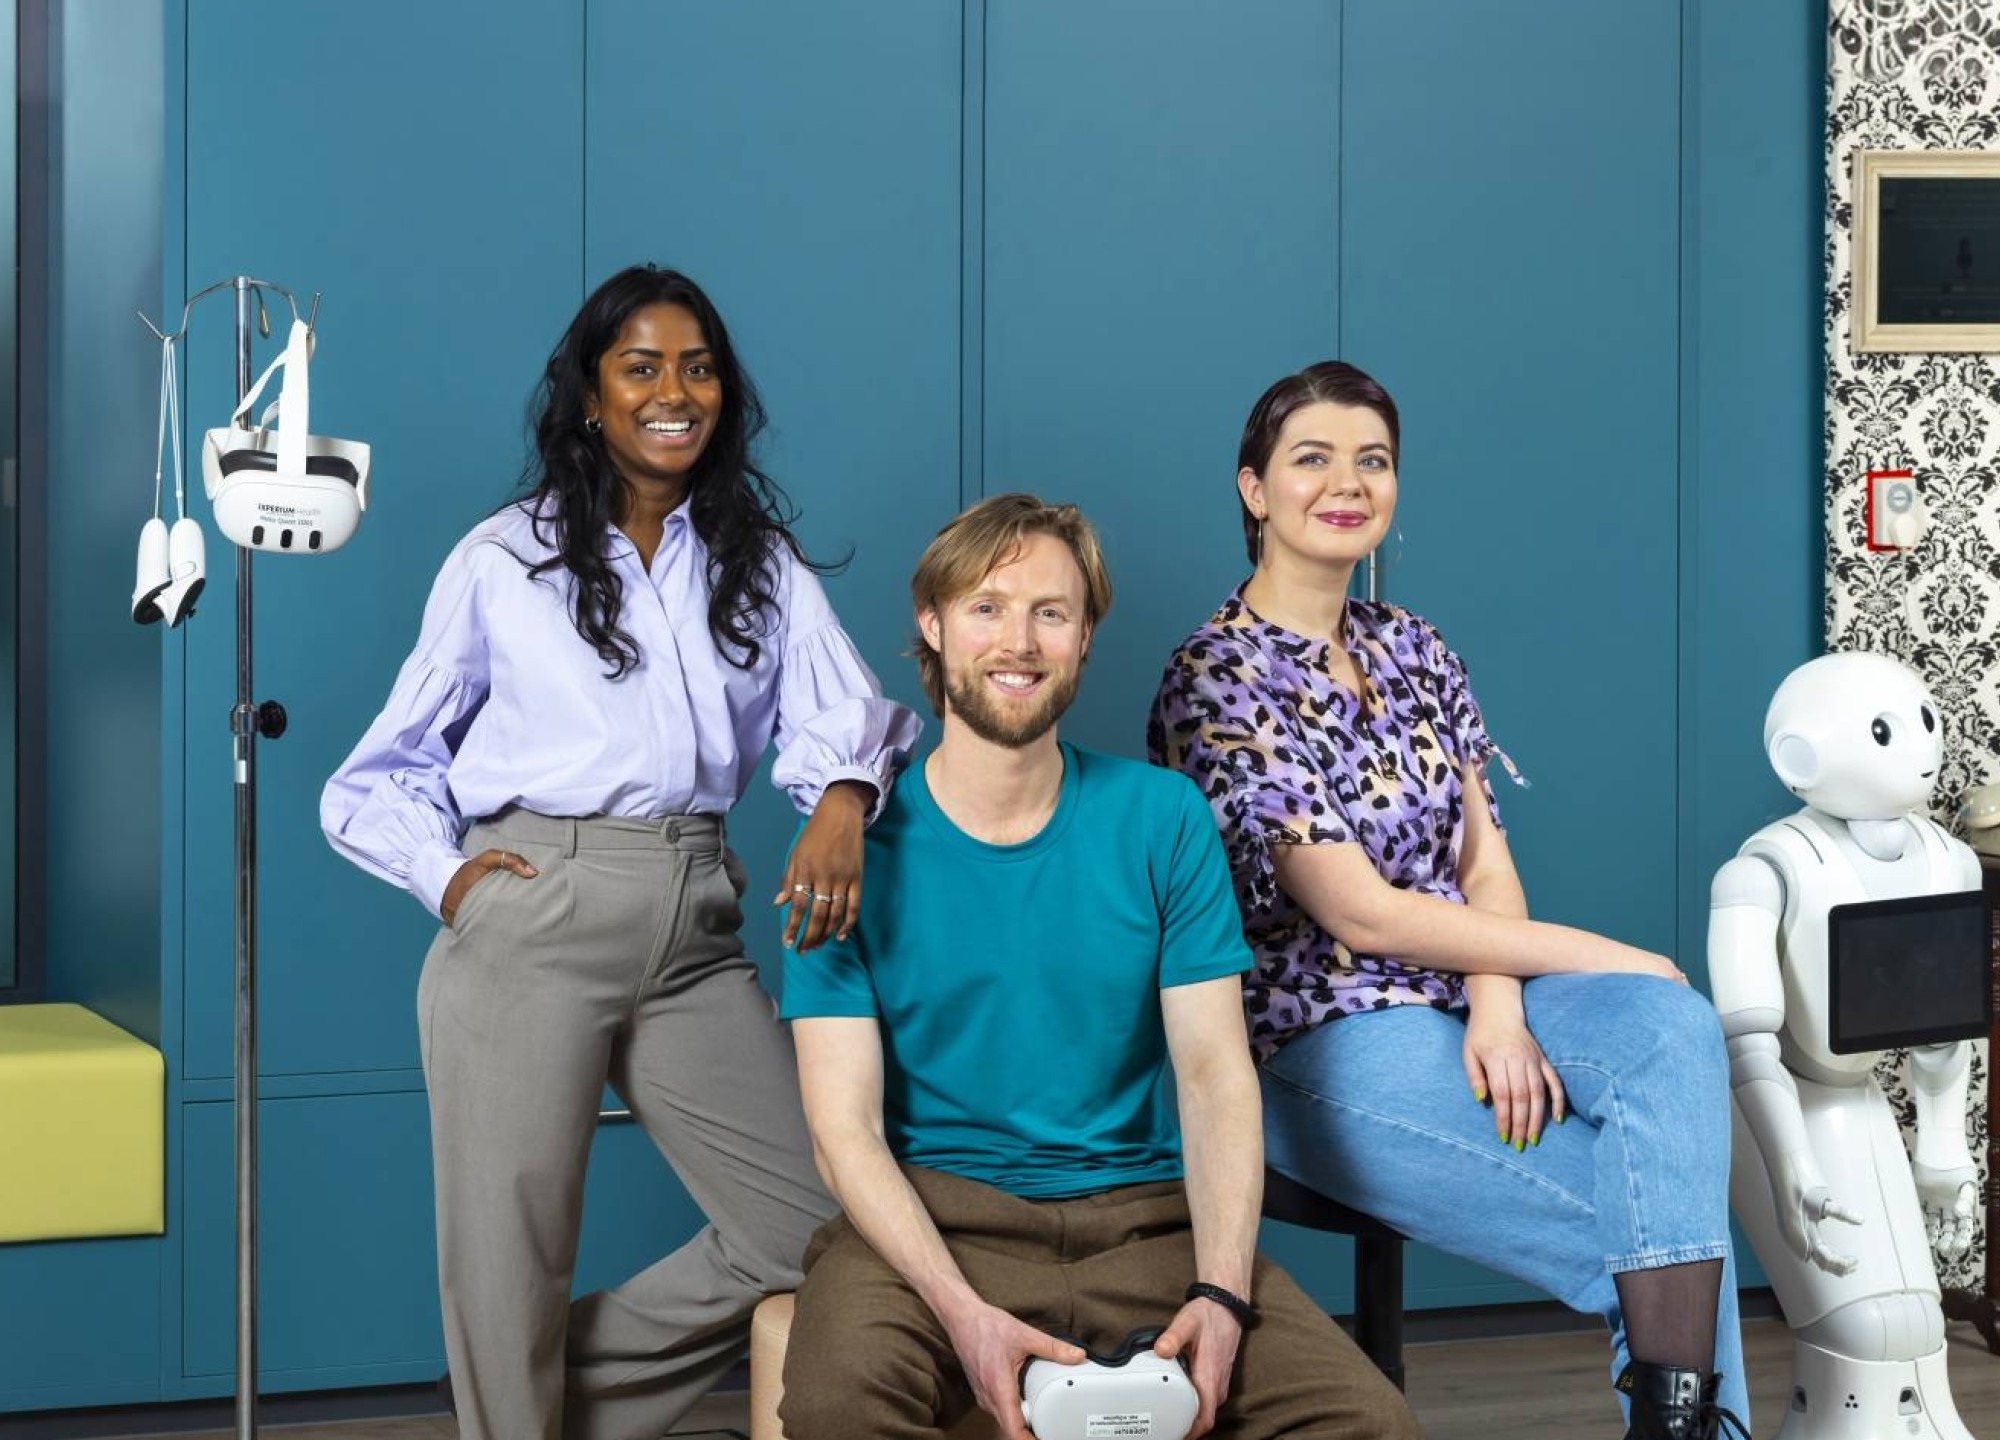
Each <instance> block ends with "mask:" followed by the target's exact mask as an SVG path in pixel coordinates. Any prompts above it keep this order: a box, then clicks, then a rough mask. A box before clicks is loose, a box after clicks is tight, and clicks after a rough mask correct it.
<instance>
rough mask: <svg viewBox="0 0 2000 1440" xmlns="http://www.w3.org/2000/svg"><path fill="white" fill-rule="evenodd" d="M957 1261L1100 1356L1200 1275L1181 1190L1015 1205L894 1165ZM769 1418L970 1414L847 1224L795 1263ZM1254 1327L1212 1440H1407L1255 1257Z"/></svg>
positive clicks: (1362, 1378)
mask: <svg viewBox="0 0 2000 1440" xmlns="http://www.w3.org/2000/svg"><path fill="white" fill-rule="evenodd" d="M903 1173H904V1175H905V1176H906V1177H907V1178H908V1179H909V1181H910V1184H911V1185H912V1186H913V1187H915V1189H916V1192H917V1196H918V1198H919V1199H921V1200H922V1201H923V1204H924V1208H925V1209H926V1210H927V1211H929V1212H930V1216H931V1219H932V1220H933V1221H934V1222H935V1223H936V1225H937V1227H938V1230H939V1232H940V1233H941V1234H942V1235H943V1236H944V1241H945V1245H946V1246H947V1247H948V1248H949V1249H950V1251H951V1255H952V1258H953V1259H954V1260H955V1261H957V1262H958V1266H959V1269H960V1270H962V1271H963V1272H964V1273H965V1278H966V1280H967V1282H968V1283H970V1284H971V1286H972V1288H973V1289H974V1290H975V1291H977V1292H978V1293H979V1295H980V1296H981V1297H982V1298H983V1299H985V1300H986V1301H987V1302H989V1303H990V1304H993V1305H996V1306H998V1307H999V1308H1001V1309H1003V1310H1005V1311H1007V1312H1009V1313H1010V1314H1013V1315H1017V1316H1019V1317H1020V1318H1021V1319H1023V1320H1025V1321H1027V1322H1028V1323H1029V1324H1031V1325H1037V1326H1041V1327H1044V1328H1047V1329H1050V1330H1056V1331H1061V1332H1063V1333H1066V1334H1069V1335H1072V1336H1074V1337H1076V1338H1077V1339H1079V1340H1081V1341H1083V1342H1084V1343H1085V1344H1087V1345H1089V1346H1091V1347H1093V1348H1095V1349H1098V1350H1106V1349H1109V1348H1111V1347H1112V1346H1113V1345H1114V1344H1116V1342H1117V1341H1119V1340H1121V1339H1123V1338H1124V1336H1125V1335H1126V1333H1127V1332H1128V1331H1131V1330H1134V1329H1137V1328H1138V1327H1140V1326H1142V1325H1151V1326H1162V1327H1164V1326H1165V1325H1167V1324H1168V1323H1169V1322H1170V1321H1171V1320H1172V1319H1173V1317H1174V1314H1175V1313H1176V1312H1177V1311H1178V1310H1179V1309H1180V1308H1181V1304H1182V1299H1181V1297H1182V1293H1183V1292H1184V1291H1185V1290H1186V1289H1187V1286H1188V1283H1189V1282H1190V1281H1192V1280H1193V1279H1194V1278H1195V1260H1194V1232H1193V1230H1192V1228H1191V1227H1190V1225H1189V1221H1188V1207H1187V1194H1186V1191H1185V1190H1184V1189H1183V1187H1182V1186H1181V1184H1180V1182H1178V1181H1171V1182H1167V1183H1162V1184H1152V1185H1128V1186H1124V1187H1122V1188H1120V1189H1116V1190H1107V1191H1105V1192H1104V1193H1102V1194H1099V1195H1089V1196H1084V1197H1082V1198H1079V1199H1072V1200H1023V1199H1021V1198H1019V1197H1018V1196H1014V1195H1009V1194H1007V1193H1006V1192H1005V1191H1002V1190H996V1189H994V1188H993V1187H992V1186H990V1185H982V1184H980V1183H978V1182H977V1181H973V1180H967V1179H963V1178H961V1177H959V1176H956V1175H946V1174H942V1173H940V1172H938V1171H935V1170H924V1169H919V1168H917V1167H916V1166H908V1165H906V1166H904V1167H903ZM805 1267H806V1278H805V1281H804V1283H803V1284H801V1285H800V1286H799V1292H798V1309H797V1315H796V1318H795V1319H794V1320H793V1322H792V1333H791V1343H790V1348H789V1349H788V1351H787V1353H786V1359H785V1398H784V1402H783V1405H782V1407H781V1408H780V1411H779V1413H780V1415H781V1417H782V1418H783V1420H784V1423H785V1433H786V1434H788V1435H790V1436H791V1437H792V1440H846V1437H854V1440H927V1437H935V1436H939V1435H942V1434H943V1433H944V1431H945V1430H946V1429H948V1428H949V1427H950V1426H951V1425H953V1424H955V1423H956V1422H957V1421H958V1419H959V1418H960V1417H962V1416H963V1415H964V1414H965V1412H966V1410H967V1409H968V1408H969V1407H970V1406H971V1405H972V1403H973V1401H972V1392H971V1389H970V1387H969V1386H968V1385H967V1384H966V1381H965V1376H964V1373H963V1371H962V1370H961V1369H960V1368H959V1364H958V1358H957V1356H956V1355H955V1354H954V1353H953V1351H952V1348H951V1342H950V1340H948V1339H947V1338H946V1336H945V1332H944V1327H943V1326H942V1325H940V1324H939V1323H938V1320H937V1317H936V1316H934V1315H932V1314H931V1312H930V1308H929V1307H928V1306H927V1305H925V1304H924V1302H923V1301H922V1300H921V1299H920V1298H918V1296H917V1293H916V1292H915V1291H914V1290H912V1289H910V1287H909V1286H908V1285H907V1284H905V1283H904V1281H903V1279H902V1277H901V1276H900V1275H898V1274H897V1273H896V1272H895V1271H894V1270H893V1269H891V1268H890V1266H889V1265H888V1263H887V1262H886V1261H884V1260H883V1259H882V1258H881V1256H879V1255H877V1254H876V1253H875V1250H874V1248H873V1247H872V1246H870V1245H869V1244H868V1242H867V1241H866V1240H864V1239H862V1238H861V1234H860V1232H859V1231H857V1230H855V1229H854V1227H853V1226H852V1225H850V1224H848V1222H847V1220H846V1218H845V1217H844V1216H843V1217H839V1218H836V1219H834V1220H831V1221H829V1222H828V1223H827V1224H826V1225H825V1226H824V1227H822V1228H821V1230H820V1232H819V1233H818V1234H817V1235H815V1236H814V1237H813V1240H812V1244H811V1246H810V1247H808V1249H807V1251H806V1259H805ZM1254 1296H1255V1299H1256V1302H1257V1307H1258V1309H1260V1310H1261V1311H1262V1312H1263V1321H1262V1323H1261V1324H1259V1325H1258V1326H1257V1327H1256V1328H1255V1329H1254V1330H1250V1331H1248V1332H1246V1333H1245V1334H1244V1336H1243V1343H1242V1347H1241V1349H1240V1350H1239V1351H1238V1352H1237V1357H1236V1371H1235V1374H1234V1376H1233V1377H1232V1378H1231V1382H1230V1391H1229V1397H1228V1400H1227V1401H1226V1402H1225V1403H1224V1405H1223V1406H1222V1410H1221V1414H1220V1415H1219V1416H1218V1417H1217V1421H1216V1428H1215V1431H1214V1433H1215V1434H1216V1435H1218V1436H1228V1437H1240V1440H1262V1437H1265V1436H1280V1435H1286V1436H1310V1437H1315V1440H1319V1437H1324V1440H1335V1437H1339V1440H1359V1437H1370V1440H1414V1437H1416V1436H1418V1435H1419V1434H1420V1433H1421V1432H1420V1431H1419V1430H1418V1429H1417V1423H1416V1419H1415V1417H1413V1416H1412V1415H1411V1414H1410V1411H1409V1408H1408V1406H1406V1405H1405V1404H1404V1403H1403V1397H1402V1396H1401V1395H1400V1394H1398V1393H1397V1391H1396V1388H1395V1386H1393V1385H1391V1384H1390V1383H1389V1382H1388V1380H1386V1379H1385V1378H1384V1377H1383V1375H1382V1373H1381V1372H1380V1371H1379V1370H1377V1369H1376V1368H1375V1367H1374V1366H1373V1365H1372V1364H1370V1363H1369V1361H1368V1359H1367V1358H1366V1357H1365V1356H1364V1355H1362V1353H1361V1352H1360V1351H1359V1350H1357V1349H1355V1347H1354V1343H1353V1342H1352V1341H1351V1340H1349V1339H1348V1338H1347V1336H1346V1335H1345V1334H1344V1333H1343V1332H1342V1331H1341V1329H1340V1327H1339V1326H1338V1325H1335V1324H1334V1323H1333V1321H1332V1320H1330V1319H1328V1318H1327V1316H1326V1315H1325V1314H1324V1313H1323V1312H1321V1310H1320V1309H1319V1307H1318V1306H1316V1305H1314V1304H1313V1302H1312V1301H1311V1299H1309V1298H1308V1297H1307V1295H1306V1294H1305V1292H1304V1291H1302V1290H1300V1289H1299V1287H1298V1286H1297V1285H1296V1284H1295V1283H1294V1282H1293V1281H1292V1279H1291V1277H1290V1276H1288V1275H1286V1274H1285V1273H1284V1272H1283V1271H1282V1270H1280V1269H1279V1268H1278V1267H1277V1266H1275V1265H1273V1264H1272V1263H1271V1262H1270V1261H1268V1260H1266V1259H1264V1258H1263V1257H1261V1256H1260V1257H1258V1260H1257V1269H1256V1276H1255V1289H1254Z"/></svg>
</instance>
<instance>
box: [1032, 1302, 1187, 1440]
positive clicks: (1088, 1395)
mask: <svg viewBox="0 0 2000 1440" xmlns="http://www.w3.org/2000/svg"><path fill="white" fill-rule="evenodd" d="M1161 1333H1162V1332H1161V1331H1160V1330H1159V1329H1158V1328H1157V1327H1149V1328H1146V1329H1141V1330H1134V1331H1132V1332H1131V1333H1130V1334H1128V1335H1127V1336H1126V1337H1125V1338H1124V1339H1123V1340H1122V1341H1120V1342H1119V1344H1118V1345H1117V1346H1116V1347H1115V1348H1114V1349H1112V1350H1111V1351H1109V1352H1106V1353H1100V1352H1098V1351H1096V1350H1092V1349H1090V1348H1089V1347H1088V1346H1086V1345H1084V1344H1083V1342H1082V1341H1080V1340H1076V1339H1075V1338H1073V1337H1071V1336H1068V1335H1064V1336H1061V1337H1059V1338H1061V1339H1063V1340H1067V1341H1069V1343H1070V1344H1072V1345H1076V1346H1077V1347H1078V1348H1080V1349H1082V1350H1083V1352H1084V1355H1085V1357H1086V1358H1085V1359H1083V1360H1081V1361H1079V1362H1078V1363H1077V1364H1075V1365H1058V1364H1057V1363H1056V1362H1055V1361H1053V1360H1031V1361H1029V1362H1028V1365H1027V1367H1026V1369H1025V1370H1023V1372H1022V1375H1021V1414H1022V1417H1023V1418H1024V1419H1025V1420H1026V1421H1027V1422H1028V1428H1029V1429H1030V1430H1032V1431H1034V1432H1035V1436H1036V1440H1183V1437H1185V1436H1186V1434H1187V1432H1188V1430H1189V1428H1190V1427H1191V1426H1192V1425H1193V1424H1194V1417H1195V1414H1196V1412H1197V1411H1199V1410H1200V1409H1201V1400H1200V1397H1199V1396H1197V1395H1196V1394H1195V1392H1194V1382H1193V1381H1191V1380H1189V1379H1188V1374H1187V1367H1186V1366H1185V1365H1183V1364H1182V1363H1181V1361H1180V1360H1179V1359H1178V1358H1175V1359H1172V1360H1168V1359H1164V1358H1162V1357H1161V1356H1158V1355H1155V1354H1154V1353H1153V1342H1154V1341H1156V1340H1158V1339H1159V1338H1160V1335H1161Z"/></svg>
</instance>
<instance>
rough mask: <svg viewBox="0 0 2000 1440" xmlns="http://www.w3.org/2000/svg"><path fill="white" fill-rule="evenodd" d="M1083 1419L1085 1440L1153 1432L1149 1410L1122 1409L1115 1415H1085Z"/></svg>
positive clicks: (1117, 1438) (1114, 1438)
mask: <svg viewBox="0 0 2000 1440" xmlns="http://www.w3.org/2000/svg"><path fill="white" fill-rule="evenodd" d="M1083 1420H1084V1429H1083V1433H1084V1437H1085V1440H1120V1437H1131V1436H1147V1435H1151V1434H1152V1433H1153V1412H1152V1411H1150V1410H1124V1411H1120V1412H1119V1413H1118V1414H1116V1415H1086V1416H1084V1417H1083Z"/></svg>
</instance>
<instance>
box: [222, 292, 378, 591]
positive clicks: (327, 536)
mask: <svg viewBox="0 0 2000 1440" xmlns="http://www.w3.org/2000/svg"><path fill="white" fill-rule="evenodd" d="M311 350H312V332H311V331H310V330H308V329H307V328H306V323H305V322H304V321H303V320H300V319H297V318H294V319H293V321H292V329H291V334H290V335H289V336H288V337H287V340H286V344H285V348H284V350H283V352H282V353H280V354H279V356H278V357H277V359H275V360H273V361H272V362H271V363H270V365H269V366H268V367H267V368H266V369H265V371H264V373H263V374H262V375H261V376H259V377H258V379H257V383H256V384H255V385H253V386H251V387H250V393H249V394H247V395H245V396H244V397H243V401H242V403H241V404H239V405H238V406H237V407H236V413H235V414H233V415H231V416H230V417H229V424H228V425H226V426H223V427H222V428H221V429H217V430H210V431H209V432H208V433H207V434H206V435H205V436H204V437H203V439H202V447H201V478H202V486H203V488H204V489H205V490H206V491H207V492H208V498H209V502H210V503H211V504H212V505H213V506H214V507H215V523H216V525H217V527H218V528H220V529H221V531H222V533H223V534H224V535H226V536H228V537H229V538H230V539H231V540H232V541H234V542H235V543H236V544H238V545H241V546H242V547H244V548H245V549H246V550H265V551H269V552H271V553H273V554H281V555H324V554H327V553H328V552H330V551H333V550H338V549H339V548H340V547H341V546H343V545H345V544H346V543H347V542H348V541H349V540H350V539H352V538H353V536H354V531H355V529H356V528H357V527H358V526H359V525H360V524H361V515H362V512H363V511H365V510H366V509H367V508H368V447H367V446H366V445H365V444H362V443H361V442H360V441H357V440H335V439H332V438H330V437H328V436H322V435H314V434H312V433H311V422H312V396H311V383H310V380H309V378H308V373H307V372H308V366H309V362H310V356H311ZM280 369H283V370H284V372H285V380H284V386H283V388H282V389H281V390H280V391H279V393H278V398H277V399H276V400H275V401H274V402H272V404H271V405H270V407H269V408H268V409H266V410H265V412H264V414H263V416H262V417H261V418H260V420H259V421H258V424H257V426H256V428H255V429H252V428H251V426H250V418H249V417H250V412H251V410H252V408H253V407H254V406H255V405H256V403H257V400H258V398H259V397H260V396H262V395H263V393H264V387H265V386H266V385H267V384H269V383H270V380H271V377H272V376H273V375H275V374H276V373H277V372H278V371H279V370H280ZM273 415H275V416H276V417H277V428H276V431H275V434H274V433H273V430H272V426H271V420H272V416H273Z"/></svg>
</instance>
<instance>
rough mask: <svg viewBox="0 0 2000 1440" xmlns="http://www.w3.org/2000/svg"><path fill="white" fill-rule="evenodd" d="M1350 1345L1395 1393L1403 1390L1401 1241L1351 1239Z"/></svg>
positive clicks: (1378, 1237) (1369, 1237) (1391, 1238)
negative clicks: (1392, 1387) (1352, 1263)
mask: <svg viewBox="0 0 2000 1440" xmlns="http://www.w3.org/2000/svg"><path fill="white" fill-rule="evenodd" d="M1354 1341H1355V1344H1357V1345H1359V1346H1360V1347H1361V1353H1362V1354H1364V1355H1366V1356H1367V1357H1368V1358H1369V1359H1370V1360H1373V1361H1374V1362H1375V1366H1376V1368H1377V1369H1379V1370H1380V1371H1381V1372H1382V1373H1383V1374H1384V1375H1387V1376H1388V1377H1389V1380H1390V1382H1391V1383H1392V1384H1394V1385H1395V1387H1396V1388H1397V1389H1398V1390H1401V1389H1402V1388H1403V1241H1402V1237H1401V1236H1397V1235H1357V1236H1355V1237H1354Z"/></svg>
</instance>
